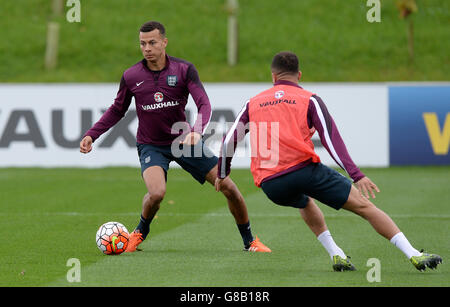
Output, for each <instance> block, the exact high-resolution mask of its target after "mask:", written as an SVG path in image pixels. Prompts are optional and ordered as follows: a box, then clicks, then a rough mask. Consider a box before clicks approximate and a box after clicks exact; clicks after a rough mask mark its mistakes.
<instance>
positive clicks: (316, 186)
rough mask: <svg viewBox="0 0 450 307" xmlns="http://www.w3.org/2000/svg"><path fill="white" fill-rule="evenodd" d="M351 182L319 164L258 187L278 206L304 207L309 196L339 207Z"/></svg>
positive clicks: (347, 193) (345, 200) (348, 191)
mask: <svg viewBox="0 0 450 307" xmlns="http://www.w3.org/2000/svg"><path fill="white" fill-rule="evenodd" d="M351 187H352V183H351V181H350V180H349V179H348V178H347V177H345V176H343V175H342V174H340V173H339V172H338V171H336V170H334V169H332V168H330V167H328V166H325V165H323V164H322V163H310V164H308V165H307V166H305V167H303V168H301V169H299V170H296V171H293V172H291V173H287V174H284V175H281V176H279V177H275V178H273V179H270V180H267V181H264V182H263V183H262V184H261V188H262V189H263V191H264V193H266V195H267V197H269V199H270V200H271V201H273V202H274V203H276V204H277V205H280V206H289V207H294V208H305V207H306V205H307V204H308V200H309V197H312V198H314V199H317V200H318V201H320V202H321V203H324V204H326V205H328V206H330V207H332V208H334V209H336V210H339V209H340V208H341V207H342V206H343V205H344V204H345V203H346V202H347V199H348V196H349V194H350V189H351Z"/></svg>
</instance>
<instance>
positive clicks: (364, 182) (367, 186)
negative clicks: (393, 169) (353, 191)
mask: <svg viewBox="0 0 450 307" xmlns="http://www.w3.org/2000/svg"><path fill="white" fill-rule="evenodd" d="M355 185H356V186H357V187H358V189H359V192H360V193H361V195H363V196H365V197H367V198H370V197H369V193H370V195H372V198H376V197H375V193H374V191H376V192H380V189H379V188H378V187H377V185H376V184H375V183H373V182H372V180H370V179H369V178H368V177H363V178H361V179H359V180H358V181H357V182H355Z"/></svg>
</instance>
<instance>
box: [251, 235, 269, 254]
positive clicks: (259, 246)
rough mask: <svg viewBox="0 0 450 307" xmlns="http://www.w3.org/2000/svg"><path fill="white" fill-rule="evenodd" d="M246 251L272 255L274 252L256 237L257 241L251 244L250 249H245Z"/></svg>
mask: <svg viewBox="0 0 450 307" xmlns="http://www.w3.org/2000/svg"><path fill="white" fill-rule="evenodd" d="M244 250H245V251H249V252H260V253H271V252H272V251H271V250H270V248H268V247H267V246H265V245H264V244H263V243H262V242H261V241H259V238H258V237H257V236H256V239H255V240H253V241H252V243H250V246H249V248H244Z"/></svg>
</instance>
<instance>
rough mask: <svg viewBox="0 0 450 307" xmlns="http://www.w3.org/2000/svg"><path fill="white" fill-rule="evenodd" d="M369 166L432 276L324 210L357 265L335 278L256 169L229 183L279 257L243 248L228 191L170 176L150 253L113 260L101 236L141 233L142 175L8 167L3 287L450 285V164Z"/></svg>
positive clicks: (352, 219) (356, 222)
mask: <svg viewBox="0 0 450 307" xmlns="http://www.w3.org/2000/svg"><path fill="white" fill-rule="evenodd" d="M363 171H364V172H365V173H366V174H367V175H368V176H369V177H370V178H371V179H372V180H373V181H374V182H375V183H377V184H378V186H379V187H380V189H381V191H382V192H381V193H379V194H378V195H377V199H376V200H375V204H376V205H377V206H378V207H380V208H381V209H383V210H384V211H385V212H387V213H388V214H389V215H391V217H392V218H393V219H394V221H395V222H396V223H397V224H398V226H399V227H400V229H401V230H402V231H403V232H404V233H405V234H406V236H407V237H408V238H409V240H410V241H411V242H412V244H413V245H414V246H415V247H416V248H425V249H426V250H427V251H430V252H434V253H438V254H440V255H441V256H442V257H443V259H444V263H443V264H442V265H441V266H439V267H438V269H437V270H436V271H430V270H427V271H426V272H425V273H420V272H418V271H417V270H416V269H415V268H414V267H413V266H412V265H411V264H410V263H409V261H408V260H407V259H406V258H405V257H404V255H403V254H402V253H401V252H400V251H399V250H397V249H396V248H395V247H394V246H393V245H392V244H391V243H389V242H388V241H387V240H385V239H384V238H382V237H380V236H379V235H378V234H377V233H376V232H375V231H373V229H372V228H371V227H370V225H369V224H368V223H367V222H366V221H364V220H362V219H361V218H359V217H357V216H354V215H352V214H350V213H348V212H344V211H338V212H336V211H335V210H333V209H330V208H328V207H326V206H324V205H320V207H321V209H322V210H323V212H324V214H325V217H326V220H327V224H328V227H329V228H330V230H331V232H332V234H333V235H334V238H335V240H336V242H337V243H338V244H339V245H340V246H341V247H342V248H343V249H344V251H345V252H346V253H347V254H349V255H350V256H352V261H353V263H354V264H355V266H356V267H357V269H358V270H357V271H356V272H344V273H336V272H333V271H332V268H331V261H330V259H329V256H328V254H327V253H326V252H325V250H324V249H323V248H322V246H321V245H320V244H319V242H318V241H317V239H316V238H315V237H314V235H313V234H312V233H311V232H310V231H309V229H308V228H307V226H306V225H305V223H304V222H303V221H302V220H301V218H300V216H299V214H298V212H297V210H294V209H292V208H284V207H278V206H276V205H274V204H272V203H271V202H270V201H268V200H267V199H266V197H265V196H264V194H263V192H262V191H261V190H259V189H257V188H256V187H255V186H254V185H253V183H252V180H251V175H250V172H249V171H248V170H233V172H232V178H233V179H234V181H235V182H236V183H237V185H238V186H239V188H240V190H241V191H242V193H243V195H244V196H245V199H246V202H247V206H248V209H249V213H250V219H251V223H252V229H253V232H254V234H257V235H258V236H259V237H260V238H261V240H262V241H263V242H264V243H266V244H267V245H268V246H269V247H270V248H271V249H272V251H273V252H272V253H271V254H252V253H246V252H243V251H242V241H241V238H240V235H239V233H238V230H237V227H236V225H235V223H234V219H233V218H232V216H231V215H230V214H229V212H228V208H227V205H226V202H225V199H224V198H223V196H222V195H221V194H220V193H217V192H215V191H214V190H213V189H212V187H211V186H209V185H208V184H206V185H205V186H204V187H202V186H200V185H199V184H198V183H196V182H195V181H194V180H193V179H192V178H191V177H190V175H189V174H187V173H185V172H184V171H182V170H180V169H171V170H170V171H169V181H168V186H167V194H166V197H165V199H164V201H163V203H162V206H161V209H160V211H159V212H158V214H157V218H156V219H155V220H154V222H153V223H152V225H151V233H150V237H149V239H147V240H146V241H144V243H142V245H141V246H142V247H143V249H144V251H143V252H137V253H132V254H122V255H119V256H106V255H103V254H101V253H100V251H99V250H98V249H97V247H96V245H95V240H94V235H95V233H96V231H97V228H98V227H99V226H100V225H101V224H102V223H104V222H107V221H110V220H115V221H119V222H122V223H124V224H125V225H126V226H127V227H128V229H129V230H132V229H133V228H134V227H135V226H136V224H137V222H138V219H139V213H140V207H141V199H142V196H143V195H144V193H145V187H144V184H143V183H142V182H141V180H142V179H141V178H140V173H139V170H138V169H134V168H105V169H33V168H27V169H22V168H21V169H17V168H6V169H0V200H1V206H0V223H1V225H2V227H1V233H0V234H1V238H3V240H4V241H3V242H4V245H3V248H2V252H1V253H0V263H1V265H0V276H1V279H0V286H73V285H76V286H226V287H228V286H250V287H257V286H273V287H278V286H450V274H449V273H450V269H449V266H448V264H447V262H448V259H449V258H450V244H449V243H450V242H449V238H450V236H449V235H450V229H449V225H450V223H449V222H450V207H449V204H450V197H449V195H450V194H449V193H448V186H450V177H449V173H450V168H449V167H405V168H389V169H364V170H363ZM69 258H78V259H79V260H80V263H81V283H75V284H71V283H68V282H67V280H66V274H67V271H68V270H69V269H70V268H69V267H67V266H66V263H67V260H68V259H69ZM369 258H378V259H379V260H380V261H381V282H380V283H369V282H368V281H367V279H366V274H367V271H368V270H369V269H370V267H367V266H366V264H367V260H368V259H369Z"/></svg>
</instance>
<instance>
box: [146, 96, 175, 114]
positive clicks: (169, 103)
mask: <svg viewBox="0 0 450 307" xmlns="http://www.w3.org/2000/svg"><path fill="white" fill-rule="evenodd" d="M153 98H154V99H155V101H156V103H153V104H146V105H142V110H144V111H150V110H156V109H162V108H167V107H174V106H178V105H179V104H180V103H179V102H178V101H166V102H163V100H164V94H163V93H161V92H156V93H155V94H154V95H153Z"/></svg>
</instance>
